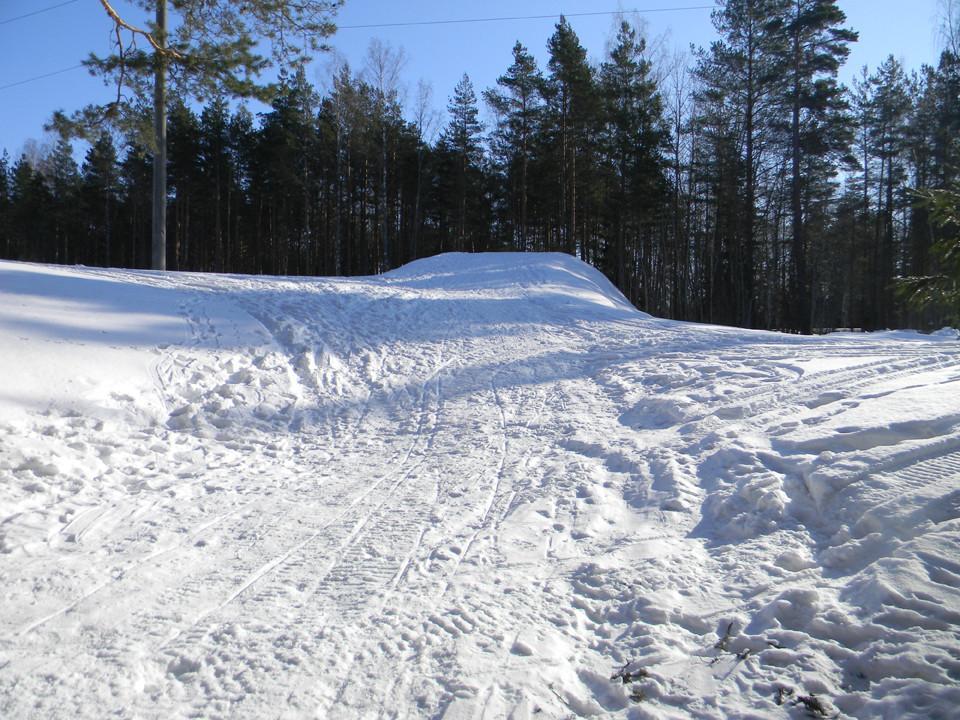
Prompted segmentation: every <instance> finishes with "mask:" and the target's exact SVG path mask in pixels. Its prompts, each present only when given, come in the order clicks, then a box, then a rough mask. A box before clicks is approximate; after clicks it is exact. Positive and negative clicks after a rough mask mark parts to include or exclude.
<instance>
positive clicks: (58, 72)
mask: <svg viewBox="0 0 960 720" xmlns="http://www.w3.org/2000/svg"><path fill="white" fill-rule="evenodd" d="M82 67H83V65H71V66H70V67H68V68H63V70H54V71H53V72H48V73H45V74H43V75H37V76H36V77H32V78H27V79H26V80H18V81H17V82H15V83H10V84H9V85H0V90H9V89H10V88H12V87H17V86H18V85H26V84H27V83H32V82H34V81H36V80H43V79H44V78H48V77H53V76H54V75H62V74H63V73H65V72H70V71H71V70H76V69H78V68H82Z"/></svg>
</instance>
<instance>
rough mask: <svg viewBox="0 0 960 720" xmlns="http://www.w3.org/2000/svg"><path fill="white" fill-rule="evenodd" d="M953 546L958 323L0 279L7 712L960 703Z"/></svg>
mask: <svg viewBox="0 0 960 720" xmlns="http://www.w3.org/2000/svg"><path fill="white" fill-rule="evenodd" d="M958 548H960V342H958V338H957V334H956V333H953V332H942V333H939V334H936V335H933V336H926V335H921V334H918V333H906V332H890V333H874V334H857V333H843V334H839V333H838V334H835V335H832V336H826V337H799V336H789V335H781V334H775V333H766V332H759V331H747V330H739V329H732V328H720V327H712V326H704V325H693V324H685V323H677V322H668V321H663V320H658V319H654V318H651V317H649V316H647V315H645V314H643V313H640V312H637V311H636V310H634V309H633V308H632V307H631V306H630V305H629V304H628V303H627V302H626V301H625V300H624V299H623V297H622V296H621V295H620V294H619V293H618V292H617V291H616V290H615V289H614V288H613V287H612V286H611V285H610V284H609V283H608V282H607V281H606V280H605V279H604V278H603V277H602V276H601V275H600V274H599V273H597V272H596V271H594V270H593V269H591V268H590V267H588V266H587V265H585V264H583V263H580V262H579V261H577V260H574V259H572V258H570V257H567V256H564V255H556V254H550V255H538V254H486V255H460V254H453V255H442V256H439V257H436V258H431V259H428V260H421V261H418V262H415V263H412V264H411V265H408V266H406V267H404V268H401V269H400V270H397V271H394V272H392V273H388V274H387V275H384V276H382V277H377V278H338V279H299V278H297V279H294V278H263V277H244V276H217V275H199V274H177V273H169V274H160V273H149V272H133V271H121V270H94V269H87V268H70V269H66V268H54V267H48V266H38V265H30V264H20V263H11V262H0V717H4V718H31V717H34V718H61V717H62V718H102V717H111V716H116V717H158V718H159V717H162V718H173V717H187V716H197V717H208V718H218V717H219V718H275V717H290V718H294V717H318V718H358V717H362V718H368V717H369V718H376V717H399V718H420V717H430V718H434V717H435V718H448V719H456V718H507V717H510V718H517V719H520V718H538V717H546V718H559V717H569V716H590V715H598V716H607V717H624V718H625V717H636V718H641V717H655V718H676V717H697V718H727V717H770V718H783V717H803V716H805V715H808V714H810V713H813V714H814V715H816V714H817V713H818V712H819V711H820V710H821V709H822V710H823V712H824V713H826V714H827V715H830V716H833V715H835V714H837V713H840V714H841V715H842V716H854V717H864V718H866V717H889V718H924V719H927V718H951V717H957V715H956V712H957V710H956V709H957V708H958V707H960V552H958Z"/></svg>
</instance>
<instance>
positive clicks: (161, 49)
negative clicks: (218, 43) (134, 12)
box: [100, 0, 184, 60]
mask: <svg viewBox="0 0 960 720" xmlns="http://www.w3.org/2000/svg"><path fill="white" fill-rule="evenodd" d="M100 4H101V5H103V9H104V10H106V11H107V15H109V16H110V19H111V20H113V22H114V23H115V24H116V31H117V38H118V39H119V37H120V30H121V29H122V30H126V31H128V32H129V33H131V34H132V35H142V36H143V37H145V38H146V39H147V42H148V43H150V45H151V46H152V47H153V49H154V50H155V51H156V52H157V53H159V54H160V55H163V56H167V57H172V58H175V59H177V60H183V59H184V58H183V55H181V54H180V53H178V52H177V51H176V50H174V49H173V48H169V47H166V46H164V45H161V44H160V42H159V41H158V40H157V39H156V38H155V37H154V36H153V35H152V34H151V33H149V32H147V31H146V30H143V29H141V28H138V27H134V26H133V25H131V24H130V23H128V22H127V21H125V20H124V19H123V18H122V17H120V15H119V14H118V13H117V11H116V10H114V9H113V7H112V6H111V5H110V3H109V2H107V0H100Z"/></svg>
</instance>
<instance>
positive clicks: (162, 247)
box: [151, 0, 167, 270]
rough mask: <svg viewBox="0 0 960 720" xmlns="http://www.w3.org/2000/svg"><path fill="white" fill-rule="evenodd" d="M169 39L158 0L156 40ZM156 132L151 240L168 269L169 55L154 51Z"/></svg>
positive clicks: (157, 261)
mask: <svg viewBox="0 0 960 720" xmlns="http://www.w3.org/2000/svg"><path fill="white" fill-rule="evenodd" d="M166 42H167V0H157V43H158V44H159V45H160V47H164V46H165V45H166ZM153 61H154V65H155V74H154V80H153V133H154V142H155V143H156V150H155V152H154V155H153V237H152V242H151V248H152V263H151V267H152V268H153V269H154V270H166V269H167V89H166V72H167V63H166V58H164V57H163V53H161V52H160V51H154V53H153Z"/></svg>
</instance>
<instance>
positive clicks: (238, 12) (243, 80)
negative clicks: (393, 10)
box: [52, 0, 342, 269]
mask: <svg viewBox="0 0 960 720" xmlns="http://www.w3.org/2000/svg"><path fill="white" fill-rule="evenodd" d="M100 3H101V5H102V6H103V9H104V10H105V11H106V13H107V15H108V16H109V17H110V19H111V21H112V22H113V24H114V29H115V33H114V34H115V37H116V41H115V45H114V53H113V54H112V55H109V56H107V57H99V56H97V55H94V54H91V55H90V57H89V58H88V59H87V60H86V61H85V63H84V64H85V65H86V66H87V67H88V68H89V69H90V70H91V71H93V72H95V73H98V74H101V75H103V76H104V77H107V78H111V79H113V80H114V81H115V82H116V85H117V99H116V101H114V102H112V103H110V104H108V105H106V106H88V107H87V108H85V109H84V110H83V111H81V112H79V113H76V114H75V115H74V116H73V117H72V118H67V117H66V116H65V115H64V114H63V113H62V112H58V113H56V114H55V115H54V119H53V123H52V125H53V126H55V127H57V128H58V129H60V131H61V132H63V133H84V132H85V133H87V134H88V135H89V134H90V133H91V129H92V128H97V127H99V126H100V124H101V122H102V121H103V120H104V119H106V120H111V121H115V122H119V123H121V124H122V125H124V126H126V127H127V128H135V127H139V128H140V137H139V138H138V139H139V140H140V141H141V142H142V143H143V144H144V145H147V146H149V147H151V149H152V151H153V153H154V155H155V157H156V158H157V162H155V163H154V164H153V172H154V178H153V205H154V208H153V229H152V243H151V245H152V251H151V263H152V266H153V267H154V268H155V269H164V268H166V261H167V257H166V255H167V254H166V220H167V218H166V196H167V193H166V169H167V168H166V165H167V157H166V146H167V130H166V123H167V81H168V76H169V79H172V80H173V82H174V83H175V85H176V90H177V93H178V95H179V96H180V97H181V98H183V97H190V96H193V97H199V98H205V97H209V96H211V95H213V96H217V95H225V96H231V97H257V98H259V99H261V100H267V99H269V97H270V96H271V95H272V86H271V85H270V84H265V83H262V82H259V81H258V78H259V76H260V74H261V73H262V72H263V71H264V70H265V69H266V68H268V67H269V66H270V65H271V58H268V57H265V56H263V55H261V54H260V47H261V44H260V41H262V40H265V41H267V42H268V43H269V44H270V47H271V51H272V52H271V55H272V60H273V61H278V62H281V63H283V64H300V65H302V64H303V63H304V62H305V61H306V60H307V59H308V56H309V53H311V52H319V51H322V50H324V49H325V46H324V44H323V38H325V37H327V36H328V35H330V34H331V33H332V32H333V31H334V29H335V28H334V25H333V24H332V22H331V17H332V16H333V14H334V13H335V12H336V11H337V9H338V8H339V7H340V5H341V4H342V0H296V1H294V0H249V1H248V2H243V3H235V2H226V1H225V0H174V1H173V2H172V3H170V4H171V6H172V8H173V10H174V12H175V14H176V17H175V19H174V22H173V23H168V17H167V0H145V1H144V2H143V3H142V6H143V8H144V9H145V10H153V11H154V13H155V18H156V20H155V22H153V23H151V24H150V25H149V26H148V27H146V28H139V27H136V26H135V25H132V24H131V23H130V22H129V21H128V20H126V19H124V18H123V17H121V16H120V14H119V13H118V12H117V11H116V10H115V9H114V8H113V7H112V6H111V4H110V2H108V0H100ZM138 39H140V40H141V41H144V42H145V43H146V44H147V45H148V46H149V47H150V48H151V49H150V50H149V51H147V50H144V49H141V48H138V47H137V40H138ZM151 90H152V95H153V108H152V110H153V112H152V115H153V135H152V138H151V137H150V136H149V134H148V133H147V132H146V131H145V129H144V127H143V125H144V120H145V117H146V114H145V112H144V108H143V106H142V102H143V98H146V97H149V96H150V94H151ZM125 91H127V92H129V93H130V94H131V96H132V98H133V99H132V100H131V99H127V98H125V97H124V92H125Z"/></svg>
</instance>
